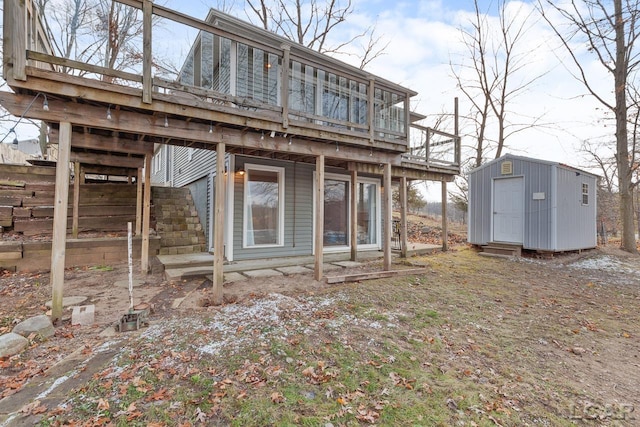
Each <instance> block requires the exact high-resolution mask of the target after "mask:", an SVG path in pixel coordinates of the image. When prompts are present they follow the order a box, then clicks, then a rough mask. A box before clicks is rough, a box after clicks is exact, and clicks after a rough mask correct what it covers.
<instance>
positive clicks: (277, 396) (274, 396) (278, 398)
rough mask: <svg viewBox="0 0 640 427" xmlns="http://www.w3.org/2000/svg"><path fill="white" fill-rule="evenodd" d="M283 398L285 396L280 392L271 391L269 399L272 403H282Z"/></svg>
mask: <svg viewBox="0 0 640 427" xmlns="http://www.w3.org/2000/svg"><path fill="white" fill-rule="evenodd" d="M285 400H286V398H285V397H284V396H283V395H282V394H281V393H278V392H277V391H274V392H273V393H271V401H272V402H273V403H282V402H284V401H285Z"/></svg>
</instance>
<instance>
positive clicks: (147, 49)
mask: <svg viewBox="0 0 640 427" xmlns="http://www.w3.org/2000/svg"><path fill="white" fill-rule="evenodd" d="M152 18H153V3H152V2H151V0H144V1H143V2H142V102H144V103H145V104H151V102H152V101H153V99H152V92H153V78H152V76H151V66H152V61H153V57H152V52H151V29H152V25H153V23H152Z"/></svg>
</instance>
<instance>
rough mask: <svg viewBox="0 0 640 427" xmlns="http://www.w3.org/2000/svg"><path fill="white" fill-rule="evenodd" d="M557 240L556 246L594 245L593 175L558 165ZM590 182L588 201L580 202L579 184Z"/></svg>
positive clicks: (595, 238) (583, 246)
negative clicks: (585, 202) (584, 203)
mask: <svg viewBox="0 0 640 427" xmlns="http://www.w3.org/2000/svg"><path fill="white" fill-rule="evenodd" d="M557 175H558V183H557V186H558V187H557V188H558V190H557V191H558V192H557V195H558V197H557V199H558V202H557V206H558V208H557V219H556V221H557V224H558V230H557V239H558V240H557V244H556V247H555V250H557V251H570V250H577V249H585V248H595V247H596V246H597V244H598V241H597V234H596V209H595V206H597V205H596V202H597V201H596V193H597V191H596V184H597V182H596V178H595V177H594V176H590V175H586V174H584V173H580V172H576V171H575V170H573V169H567V168H563V167H561V166H559V167H558V168H557ZM583 183H584V184H587V185H588V186H589V195H588V196H589V203H588V204H587V205H583V204H582V184H583Z"/></svg>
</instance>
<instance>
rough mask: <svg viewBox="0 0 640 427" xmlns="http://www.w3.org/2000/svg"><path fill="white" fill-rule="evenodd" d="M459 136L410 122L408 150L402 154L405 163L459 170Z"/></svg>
mask: <svg viewBox="0 0 640 427" xmlns="http://www.w3.org/2000/svg"><path fill="white" fill-rule="evenodd" d="M460 143H461V140H460V137H459V136H457V135H454V134H451V133H447V132H443V131H440V130H437V129H433V128H429V127H425V126H420V125H418V124H412V125H411V130H410V139H409V151H408V152H407V153H404V154H403V155H402V159H403V161H404V162H407V163H417V164H424V163H426V164H427V165H429V166H433V167H439V168H444V169H447V170H453V171H457V172H459V171H460V160H461V159H460V156H461V151H460Z"/></svg>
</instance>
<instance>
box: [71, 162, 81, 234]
mask: <svg viewBox="0 0 640 427" xmlns="http://www.w3.org/2000/svg"><path fill="white" fill-rule="evenodd" d="M73 176H74V178H73V220H72V226H71V234H72V235H73V238H74V239H77V238H78V222H79V221H78V218H79V216H80V214H79V212H78V211H79V209H80V162H74V163H73Z"/></svg>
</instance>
